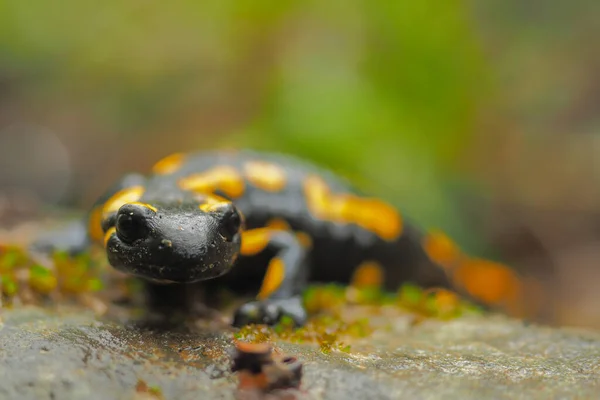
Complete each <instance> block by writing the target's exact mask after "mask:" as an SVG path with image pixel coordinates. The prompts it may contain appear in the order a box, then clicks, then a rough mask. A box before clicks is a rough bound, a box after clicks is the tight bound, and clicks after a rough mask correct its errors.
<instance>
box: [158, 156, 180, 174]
mask: <svg viewBox="0 0 600 400" xmlns="http://www.w3.org/2000/svg"><path fill="white" fill-rule="evenodd" d="M184 161H185V154H183V153H175V154H171V155H170V156H167V157H165V158H163V159H162V160H160V161H159V162H157V163H156V164H154V166H153V167H152V172H154V173H155V174H158V175H167V174H172V173H173V172H175V171H177V170H178V169H179V168H181V165H182V164H183V162H184Z"/></svg>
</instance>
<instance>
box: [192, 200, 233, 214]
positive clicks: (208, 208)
mask: <svg viewBox="0 0 600 400" xmlns="http://www.w3.org/2000/svg"><path fill="white" fill-rule="evenodd" d="M203 201H204V202H203V203H202V204H200V205H199V206H198V208H200V209H201V210H202V211H204V212H213V211H218V210H219V209H221V208H223V207H225V206H227V205H229V204H231V202H230V201H228V200H226V199H224V198H222V197H219V196H206V197H205V198H204V199H203Z"/></svg>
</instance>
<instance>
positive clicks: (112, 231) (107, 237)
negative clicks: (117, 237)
mask: <svg viewBox="0 0 600 400" xmlns="http://www.w3.org/2000/svg"><path fill="white" fill-rule="evenodd" d="M116 233H117V228H115V227H112V228H110V229H109V230H107V231H106V233H105V234H104V247H106V245H107V244H108V241H109V240H110V238H111V237H112V235H114V234H116Z"/></svg>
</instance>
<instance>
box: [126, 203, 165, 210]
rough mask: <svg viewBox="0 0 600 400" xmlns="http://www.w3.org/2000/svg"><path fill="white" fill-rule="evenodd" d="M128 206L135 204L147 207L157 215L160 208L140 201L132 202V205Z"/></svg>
mask: <svg viewBox="0 0 600 400" xmlns="http://www.w3.org/2000/svg"><path fill="white" fill-rule="evenodd" d="M127 204H134V205H136V206H140V207H145V208H147V209H149V210H152V211H154V212H155V213H156V212H158V208H156V207H154V206H153V205H152V204H148V203H142V202H140V201H132V202H131V203H127Z"/></svg>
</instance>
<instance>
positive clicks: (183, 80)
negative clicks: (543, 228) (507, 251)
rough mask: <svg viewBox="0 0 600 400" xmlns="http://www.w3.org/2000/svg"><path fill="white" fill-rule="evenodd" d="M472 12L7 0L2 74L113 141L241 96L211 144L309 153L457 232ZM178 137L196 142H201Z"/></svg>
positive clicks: (477, 84) (405, 6)
mask: <svg viewBox="0 0 600 400" xmlns="http://www.w3.org/2000/svg"><path fill="white" fill-rule="evenodd" d="M469 12H470V11H469V9H468V8H467V7H466V6H465V5H464V4H463V2H459V1H448V2H438V1H423V2H387V3H385V2H384V3H371V2H365V1H357V0H353V1H339V0H334V1H327V2H294V1H289V2H273V1H254V2H249V1H213V2H200V3H198V2H190V1H188V2H176V3H171V4H169V5H168V6H167V5H165V3H162V2H144V3H139V2H135V1H119V2H104V3H101V4H99V3H93V2H87V1H67V2H65V3H62V6H61V7H57V6H56V5H55V4H51V3H47V2H42V1H36V2H34V3H32V2H27V3H25V2H21V1H15V0H4V1H3V2H2V3H1V6H0V51H1V52H2V54H3V60H4V62H3V65H2V66H1V67H0V68H2V69H3V70H4V73H5V74H6V75H7V76H9V77H10V76H14V75H15V74H17V75H18V76H19V79H23V80H24V82H22V83H23V85H24V86H25V87H26V90H28V91H33V92H35V96H36V97H38V98H39V97H41V98H43V97H44V96H50V97H53V98H55V97H56V96H65V97H71V98H77V99H78V100H83V101H84V103H85V104H87V106H88V107H89V109H90V110H91V112H92V113H95V114H96V115H95V118H96V119H99V120H102V123H104V124H106V125H108V126H112V128H113V129H115V130H116V131H119V132H123V135H125V136H126V137H125V139H124V140H133V139H132V138H140V137H141V136H142V135H144V133H143V131H144V130H146V129H148V128H149V127H151V126H152V125H155V124H157V123H166V124H169V123H171V121H170V120H169V119H170V118H172V117H173V113H175V114H177V113H178V112H179V111H178V108H179V107H186V105H185V103H186V102H189V103H191V104H192V105H193V106H196V107H202V106H203V105H204V104H208V103H211V102H212V103H213V105H212V106H211V105H207V107H208V108H213V107H214V104H215V103H219V104H222V102H227V101H228V99H229V98H230V97H236V96H240V97H242V98H245V99H246V100H245V101H243V100H241V101H242V102H246V103H247V104H245V105H243V106H239V105H238V107H244V108H245V107H251V108H252V110H250V111H247V112H244V114H245V116H244V118H243V119H244V120H243V121H242V122H241V123H239V124H237V125H236V126H232V127H231V129H230V131H231V132H234V134H233V135H230V134H228V132H227V131H225V132H223V133H225V135H224V136H223V137H221V138H219V140H217V141H215V142H213V144H212V145H210V146H208V147H213V146H219V145H228V146H232V145H234V146H245V147H253V148H265V149H270V150H280V151H285V152H290V153H293V154H297V155H300V156H304V157H307V158H310V159H314V160H316V161H318V162H319V163H321V164H324V165H326V166H329V167H332V168H334V169H336V170H338V171H340V172H342V173H343V174H345V175H347V176H349V177H350V178H352V179H353V180H355V181H357V182H358V183H359V184H360V185H361V186H362V187H363V188H364V189H366V190H369V191H371V192H374V193H376V194H381V195H384V196H386V197H388V198H390V200H392V201H394V202H395V203H396V204H400V205H401V206H403V207H404V208H405V209H407V210H408V211H409V212H410V213H411V214H412V215H414V216H415V218H417V219H418V220H420V221H422V222H423V223H426V224H433V222H434V221H435V223H436V224H437V225H440V226H445V227H454V228H455V229H453V230H454V233H459V232H460V223H459V222H458V221H459V220H460V218H456V217H455V216H456V212H453V211H452V209H453V206H452V203H451V202H450V201H449V199H448V196H447V194H446V193H445V192H444V191H443V190H442V189H441V187H440V184H439V181H438V178H439V175H440V174H443V173H446V172H448V171H451V170H453V169H454V168H455V167H456V166H457V165H458V164H459V160H460V159H461V150H462V149H464V148H465V142H466V141H468V140H469V138H470V136H471V134H472V130H473V124H474V119H475V118H476V116H477V104H478V100H479V99H480V98H481V96H482V95H483V94H484V93H485V90H483V88H484V87H485V86H486V84H485V81H486V79H485V76H484V71H483V68H482V59H481V52H480V49H479V46H478V43H477V41H476V39H475V36H474V35H473V34H472V32H471V27H470V22H469ZM57 92H62V94H58V95H57ZM189 96H200V97H201V98H199V99H198V98H197V99H191V100H190V98H189ZM239 101H240V100H238V102H239ZM182 103H183V104H182ZM233 107H236V105H235V104H234V105H233ZM233 112H239V110H238V111H236V110H233ZM162 121H166V122H162ZM219 133H221V132H219ZM173 134H174V135H175V136H176V134H175V133H173ZM146 135H147V136H151V134H150V133H149V134H146ZM149 139H152V138H149ZM115 140H121V138H119V137H117V138H115ZM159 140H163V141H166V140H167V139H166V138H162V139H159ZM188 143H190V146H191V145H192V144H193V143H195V145H196V146H195V147H197V148H203V147H207V146H206V139H205V137H203V136H202V135H198V138H197V140H192V141H190V142H188Z"/></svg>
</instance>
